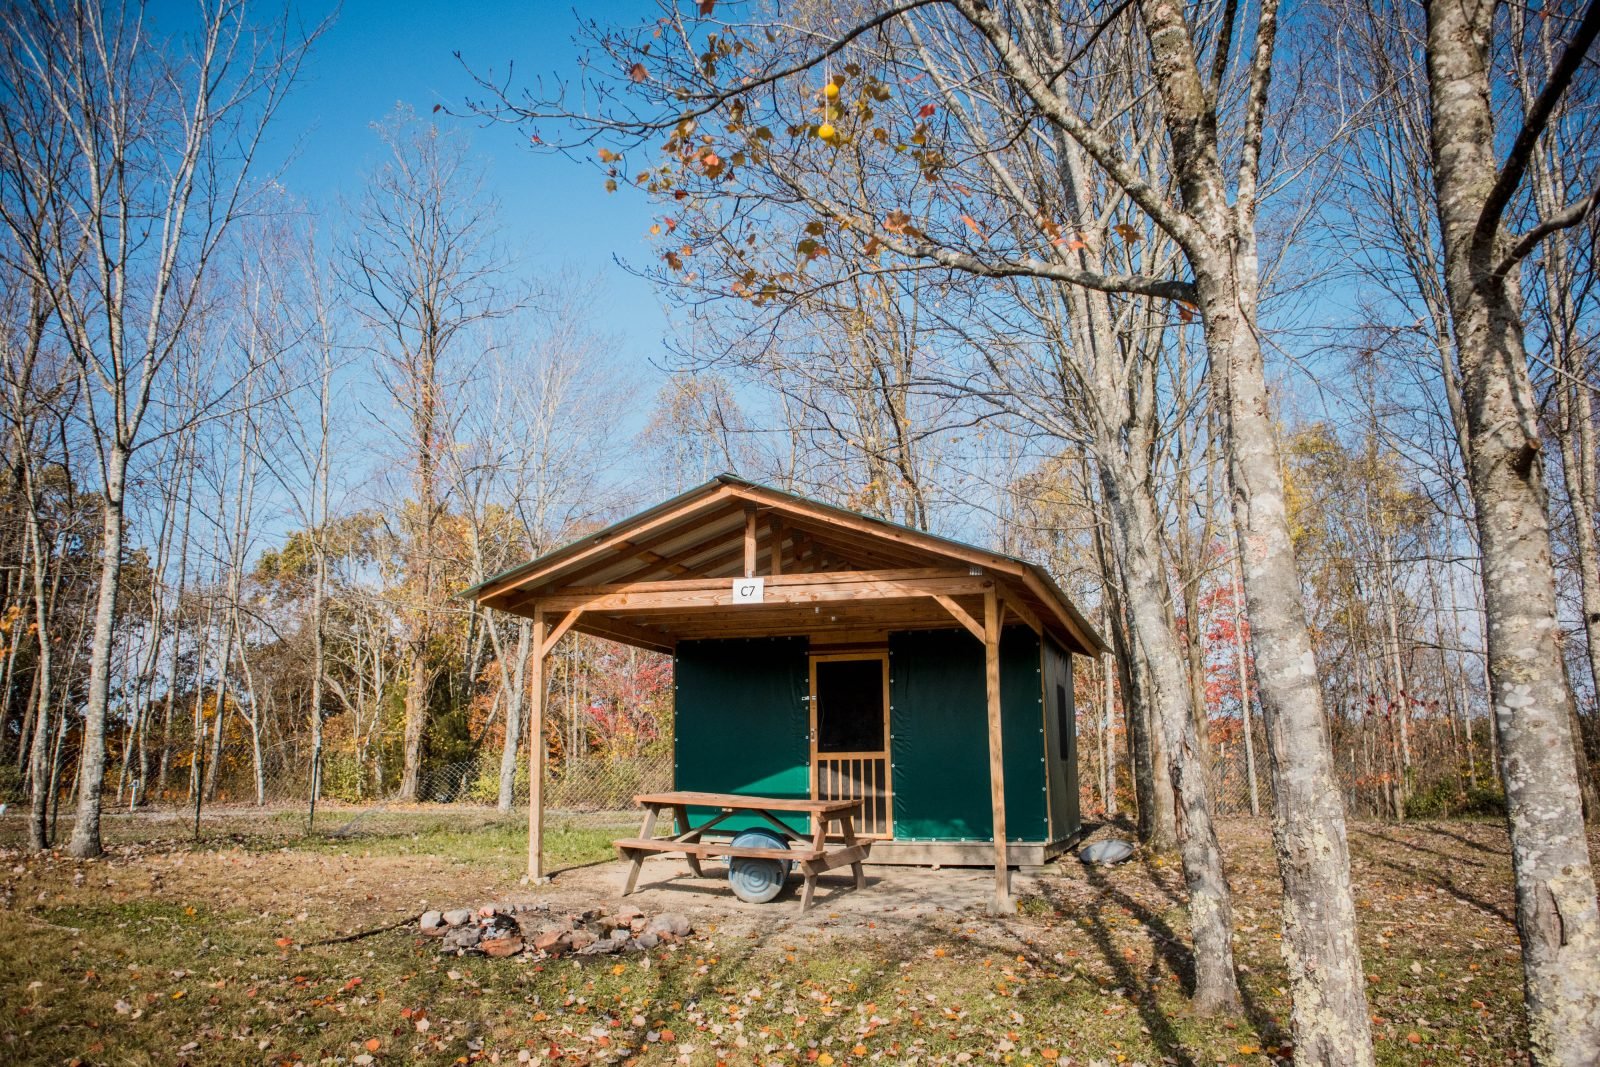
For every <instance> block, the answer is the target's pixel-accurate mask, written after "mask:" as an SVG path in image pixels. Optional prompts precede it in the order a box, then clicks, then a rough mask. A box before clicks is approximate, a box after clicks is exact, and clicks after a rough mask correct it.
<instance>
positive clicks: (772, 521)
mask: <svg viewBox="0 0 1600 1067" xmlns="http://www.w3.org/2000/svg"><path fill="white" fill-rule="evenodd" d="M767 541H768V543H769V544H771V545H772V573H773V575H774V577H782V575H783V517H782V516H780V515H778V514H777V513H776V512H774V513H773V514H772V515H770V516H768V517H767Z"/></svg>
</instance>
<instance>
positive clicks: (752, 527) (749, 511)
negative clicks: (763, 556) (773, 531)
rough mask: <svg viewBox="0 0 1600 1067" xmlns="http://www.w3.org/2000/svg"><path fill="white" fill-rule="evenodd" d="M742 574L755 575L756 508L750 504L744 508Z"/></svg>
mask: <svg viewBox="0 0 1600 1067" xmlns="http://www.w3.org/2000/svg"><path fill="white" fill-rule="evenodd" d="M744 576H745V577H746V578H754V577H755V576H756V509H755V505H754V504H751V505H749V506H747V507H746V508H745V509H744Z"/></svg>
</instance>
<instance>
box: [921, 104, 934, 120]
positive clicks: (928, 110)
mask: <svg viewBox="0 0 1600 1067" xmlns="http://www.w3.org/2000/svg"><path fill="white" fill-rule="evenodd" d="M938 110H939V105H938V104H923V105H922V106H921V107H920V108H918V109H917V118H919V119H931V118H933V113H934V112H935V111H938Z"/></svg>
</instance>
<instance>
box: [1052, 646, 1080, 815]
mask: <svg viewBox="0 0 1600 1067" xmlns="http://www.w3.org/2000/svg"><path fill="white" fill-rule="evenodd" d="M1044 726H1045V730H1044V735H1045V745H1044V751H1045V766H1046V767H1047V768H1049V771H1050V836H1051V837H1053V838H1054V839H1056V840H1057V841H1059V840H1061V839H1062V838H1064V837H1070V836H1072V834H1074V833H1076V832H1077V830H1078V827H1079V825H1080V822H1079V813H1078V715H1077V710H1076V709H1075V708H1074V706H1073V692H1072V657H1071V656H1069V655H1067V653H1066V652H1065V651H1063V650H1062V648H1061V646H1060V645H1057V644H1056V643H1055V642H1054V641H1053V640H1046V641H1045V643H1044Z"/></svg>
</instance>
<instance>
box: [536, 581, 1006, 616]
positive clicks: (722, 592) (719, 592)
mask: <svg viewBox="0 0 1600 1067" xmlns="http://www.w3.org/2000/svg"><path fill="white" fill-rule="evenodd" d="M842 573H843V574H844V575H848V576H850V580H831V581H827V580H824V581H818V580H816V579H817V578H818V577H819V576H818V575H805V576H800V575H796V576H795V577H807V578H811V579H813V580H812V581H808V582H804V583H802V584H796V585H789V584H773V585H770V586H768V587H767V589H766V591H765V594H764V599H763V601H762V603H761V604H751V605H735V604H734V602H733V583H732V582H731V581H728V582H725V583H723V584H722V586H721V587H720V588H711V589H706V588H696V589H651V590H645V591H639V590H621V591H618V592H611V593H601V594H593V593H580V594H577V595H562V596H551V597H545V598H544V599H542V600H541V601H540V604H541V605H542V606H543V607H544V608H545V609H547V610H549V611H572V610H573V609H575V608H576V609H579V610H582V611H599V612H605V613H607V614H615V613H617V612H627V611H664V610H675V611H710V610H718V609H734V608H737V610H740V611H748V612H751V613H758V612H759V611H760V610H761V608H762V607H765V606H774V605H785V604H788V605H802V604H821V603H829V602H832V601H863V602H865V601H873V600H913V599H916V598H918V597H925V596H934V595H936V594H940V593H942V594H945V595H947V596H973V595H976V594H978V593H982V592H983V591H984V590H985V588H993V586H994V582H993V581H992V580H991V579H988V578H982V577H972V576H964V577H960V578H922V579H915V580H909V581H879V580H872V579H867V580H862V579H859V578H856V577H854V576H855V575H856V574H858V573H866V572H856V571H845V572H842ZM666 584H667V585H673V584H676V583H671V582H669V583H666ZM695 584H698V583H695Z"/></svg>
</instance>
